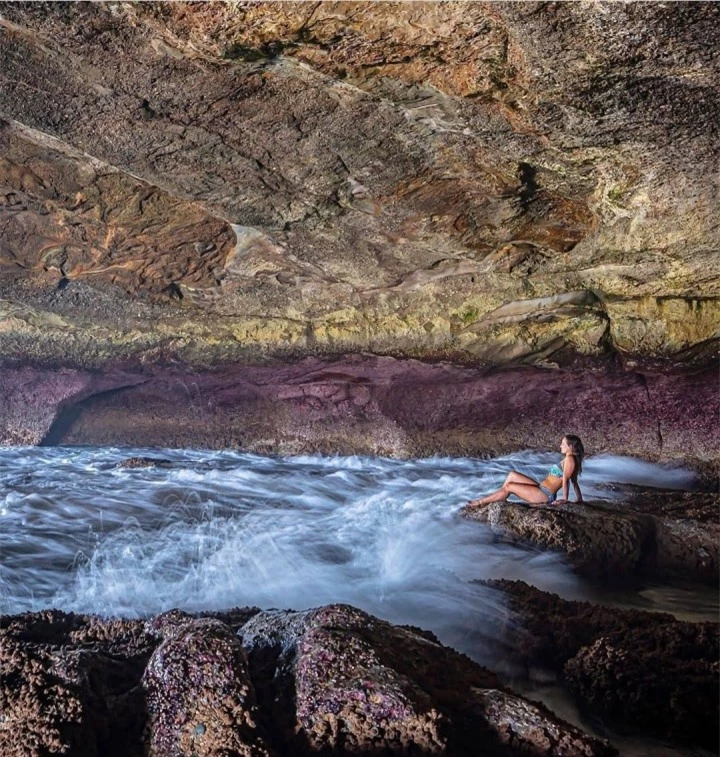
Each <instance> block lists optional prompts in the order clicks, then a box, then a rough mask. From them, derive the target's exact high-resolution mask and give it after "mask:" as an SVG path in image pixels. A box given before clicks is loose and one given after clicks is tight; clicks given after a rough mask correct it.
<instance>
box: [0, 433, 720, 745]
mask: <svg viewBox="0 0 720 757" xmlns="http://www.w3.org/2000/svg"><path fill="white" fill-rule="evenodd" d="M132 456H150V457H154V458H156V459H162V460H166V461H168V462H169V463H170V464H171V467H169V468H162V467H150V468H136V469H125V468H121V467H118V463H120V462H121V461H123V460H126V459H127V458H129V457H132ZM558 458H559V453H552V454H540V453H530V452H525V453H520V454H516V455H512V456H508V457H503V458H499V459H494V460H469V459H448V458H430V459H424V460H412V461H399V460H391V459H384V458H368V457H332V458H327V457H289V458H287V457H286V458H280V457H261V456H258V455H251V454H244V453H240V452H233V451H222V452H217V451H208V450H168V449H163V450H158V449H153V450H147V449H128V448H124V449H118V448H96V447H54V448H31V447H21V448H20V447H17V448H4V449H0V614H6V613H17V612H21V611H25V610H38V609H42V608H47V607H57V608H60V609H64V610H74V611H78V612H94V613H99V614H104V615H123V616H128V617H137V616H144V615H150V614H154V613H157V612H160V611H163V610H167V609H170V608H172V607H180V608H183V609H186V610H190V611H197V610H203V609H225V608H230V607H233V606H244V605H257V606H259V607H263V608H269V607H280V608H294V609H304V608H307V607H313V606H318V605H322V604H326V603H330V602H347V603H350V604H353V605H355V606H357V607H361V608H363V609H365V610H367V611H369V612H371V613H373V614H375V615H378V616H380V617H383V618H386V619H388V620H390V621H392V622H396V623H411V624H414V625H418V626H421V627H423V628H427V629H430V630H432V631H434V632H435V633H436V634H437V635H438V636H439V637H440V639H441V640H442V641H444V642H445V643H447V644H449V645H451V646H454V647H456V648H458V649H460V650H462V651H465V652H467V653H468V654H470V655H471V656H473V657H474V658H476V659H478V660H480V661H481V662H486V663H491V662H492V661H491V660H489V659H488V658H487V657H486V656H485V655H484V650H485V649H486V646H487V634H488V628H489V627H490V625H489V624H488V623H487V622H486V621H487V619H488V618H489V617H492V616H493V615H496V614H498V613H505V612H506V609H505V607H504V606H503V600H502V597H501V596H500V595H499V594H498V593H496V592H493V591H491V590H489V589H488V588H486V587H484V586H482V585H479V584H477V583H474V582H473V579H478V578H496V577H498V578H499V577H505V578H517V579H522V580H525V581H527V582H528V583H532V584H534V585H535V586H538V587H540V588H542V589H546V590H549V591H553V592H556V593H559V594H561V595H562V596H565V597H567V598H571V599H584V598H595V599H597V598H598V594H597V589H596V588H594V587H591V586H588V585H587V584H585V583H584V582H583V581H582V580H581V579H579V578H577V577H576V576H575V575H574V574H572V573H571V571H570V570H569V569H568V567H567V566H566V565H565V563H564V561H563V559H562V557H561V556H560V555H556V554H551V553H542V552H539V551H537V550H531V549H525V548H521V547H515V546H511V545H508V544H503V543H499V542H498V541H496V540H495V539H494V537H493V536H492V534H491V533H490V531H489V529H487V528H486V527H485V526H483V525H482V524H479V523H474V522H469V521H466V520H464V519H462V518H460V517H458V509H459V507H460V506H461V505H463V504H464V503H465V502H466V501H467V500H468V499H471V498H473V497H476V496H478V495H480V494H482V493H483V492H487V491H490V490H493V489H496V488H497V487H498V486H499V485H500V484H501V482H502V480H503V477H504V476H505V473H506V471H507V470H508V469H509V468H515V469H518V470H522V471H524V472H526V473H529V474H530V475H533V476H535V477H536V478H541V477H542V476H543V475H544V473H545V471H546V470H547V468H548V466H549V465H550V464H551V463H552V462H556V461H557V460H558ZM692 481H693V476H692V474H691V473H690V472H688V471H685V470H682V469H680V468H668V467H660V466H657V465H651V464H649V463H644V462H641V461H638V460H632V459H629V458H620V457H611V456H599V457H593V458H589V459H588V460H587V461H586V463H585V467H584V472H583V477H582V488H583V493H584V495H585V497H586V498H587V499H595V498H597V499H610V498H612V497H613V496H617V494H616V493H615V492H614V490H612V489H609V488H607V487H606V486H604V484H607V483H608V482H613V483H635V484H646V485H652V486H657V487H664V488H687V487H689V486H691V485H692ZM603 599H605V600H606V601H607V600H608V599H611V600H612V601H615V602H619V603H626V604H627V603H629V604H632V605H634V606H640V607H646V608H647V609H658V610H668V611H672V612H675V613H676V614H677V615H678V616H682V617H687V618H690V619H694V618H706V617H710V618H714V617H716V615H717V597H716V595H715V593H714V592H701V591H699V590H698V589H697V588H690V589H683V588H682V587H678V586H674V587H663V586H654V587H653V586H646V587H644V590H643V589H642V587H641V590H639V591H636V592H634V593H631V594H629V595H626V596H619V595H606V596H605V597H603ZM527 685H529V686H530V687H531V688H532V687H533V686H536V684H532V683H528V684H527ZM545 688H546V690H545V691H544V692H543V691H542V690H541V689H542V685H540V687H539V688H536V690H535V694H536V696H541V697H542V698H545V699H546V700H548V702H549V703H552V700H553V699H555V700H557V699H558V697H560V698H562V697H563V696H564V695H563V694H562V692H560V691H559V690H557V689H556V688H554V687H553V686H549V687H545ZM555 704H556V706H557V709H558V711H559V712H562V714H564V716H565V717H568V718H569V719H571V720H573V719H575V718H574V717H573V711H572V708H571V705H570V704H568V703H567V702H565V704H564V705H562V706H561V705H557V702H555ZM648 743H650V742H642V744H644V745H645V746H642V747H641V748H638V746H637V744H635V745H632V746H631V748H630V749H629V752H632V753H633V754H635V755H644V754H646V753H647V754H663V753H664V752H663V750H662V748H660V746H658V745H657V744H651V745H650V746H649V747H648V746H647V744H648ZM648 748H649V749H650V751H649V752H646V751H644V750H645V749H648ZM670 753H675V752H669V753H668V754H670ZM677 754H680V752H677ZM683 754H690V752H689V751H683Z"/></svg>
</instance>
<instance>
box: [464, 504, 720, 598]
mask: <svg viewBox="0 0 720 757" xmlns="http://www.w3.org/2000/svg"><path fill="white" fill-rule="evenodd" d="M699 500H705V504H702V503H701V502H699ZM717 501H718V497H717V496H715V495H707V494H701V493H682V492H673V493H669V495H668V497H666V498H661V501H660V502H657V503H655V504H651V503H649V502H647V501H644V502H643V503H642V504H640V503H638V504H637V505H635V504H633V503H632V502H631V503H629V504H628V505H625V504H617V503H612V504H610V503H600V502H588V503H584V504H577V503H567V504H562V505H554V506H539V507H533V506H529V505H525V504H520V503H514V502H505V503H493V504H490V505H484V506H481V507H465V508H464V509H463V510H462V514H463V515H464V516H466V517H468V518H470V519H472V520H477V521H479V522H481V523H487V524H489V525H490V527H491V528H492V529H493V530H494V531H495V532H496V533H498V534H500V535H502V536H503V537H505V538H508V539H512V540H517V541H520V542H523V543H526V544H531V545H533V546H536V547H539V548H541V549H552V550H556V551H558V552H562V553H563V554H565V555H566V556H567V559H568V562H570V564H571V565H572V566H573V567H574V568H575V569H576V570H577V571H578V573H580V574H582V575H584V576H588V577H590V578H593V579H603V580H608V581H622V580H624V579H627V578H628V577H631V576H634V575H641V574H642V575H651V576H657V577H667V576H677V577H682V578H685V579H691V580H695V581H703V582H706V583H717V581H718V579H719V577H720V576H719V575H718V564H719V559H720V519H719V518H718V515H717V509H716V505H717ZM670 502H674V504H673V505H670V504H669V503H670ZM693 508H695V509H693ZM693 514H699V518H700V520H696V519H695V518H693V517H688V516H692V515H693Z"/></svg>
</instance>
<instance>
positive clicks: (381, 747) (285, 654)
mask: <svg viewBox="0 0 720 757" xmlns="http://www.w3.org/2000/svg"><path fill="white" fill-rule="evenodd" d="M240 635H241V636H242V639H243V643H244V645H245V647H246V649H247V650H248V654H249V659H250V669H251V674H252V676H253V679H254V680H256V681H258V697H259V700H260V702H261V703H264V705H265V712H266V713H268V714H269V713H272V714H273V716H274V720H275V725H276V727H277V726H279V728H280V732H279V733H280V734H281V738H282V739H283V740H284V741H285V742H286V750H287V753H289V754H303V753H306V752H312V753H315V752H320V753H322V754H341V753H346V752H352V753H358V752H359V753H362V754H370V753H373V754H374V753H378V754H448V755H476V754H479V753H482V754H498V755H502V754H515V753H517V752H518V751H519V752H524V753H530V754H536V755H551V754H558V755H559V754H567V755H570V754H573V755H581V754H582V755H601V754H611V753H613V751H614V750H612V749H611V748H610V747H609V746H607V745H606V744H604V743H602V742H600V741H597V740H595V739H592V738H589V737H588V736H587V735H585V734H583V733H582V732H581V731H579V730H578V729H576V728H574V727H572V726H570V725H569V724H567V723H564V722H562V721H560V720H558V719H557V718H555V716H553V715H552V713H551V712H549V711H548V710H547V709H545V708H544V707H542V706H541V705H536V704H532V703H530V702H527V701H526V700H524V699H521V698H520V697H518V696H516V695H514V694H512V693H511V692H507V691H502V690H501V689H500V687H499V685H498V682H497V679H496V677H495V675H494V674H493V673H491V672H489V671H488V670H486V669H484V668H482V667H480V666H479V665H477V664H475V663H473V662H472V661H471V660H469V659H468V658H467V657H465V656H464V655H461V654H459V653H457V652H455V651H453V650H452V649H448V648H447V647H444V646H442V645H441V644H439V643H438V642H437V641H436V640H435V639H434V638H433V637H432V636H429V635H426V634H424V633H422V632H418V630H417V629H407V628H400V627H396V626H392V625H390V624H389V623H386V622H384V621H381V620H378V619H377V618H373V617H372V616H370V615H367V614H366V613H364V612H361V611H359V610H357V609H355V608H352V607H349V606H346V605H331V606H329V607H323V608H320V609H318V610H311V611H308V612H303V613H292V612H264V613H260V614H258V615H256V616H255V617H254V618H253V619H252V620H250V621H249V622H248V623H247V624H246V625H245V626H244V627H243V628H242V629H241V630H240Z"/></svg>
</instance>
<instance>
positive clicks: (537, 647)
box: [488, 580, 720, 750]
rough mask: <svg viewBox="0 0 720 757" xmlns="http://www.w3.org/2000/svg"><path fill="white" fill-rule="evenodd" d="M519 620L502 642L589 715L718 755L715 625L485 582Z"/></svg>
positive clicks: (719, 679)
mask: <svg viewBox="0 0 720 757" xmlns="http://www.w3.org/2000/svg"><path fill="white" fill-rule="evenodd" d="M488 583H489V584H490V585H492V586H495V587H496V588H498V589H501V590H502V591H504V592H505V593H506V596H507V597H508V600H509V602H510V606H511V608H512V609H513V610H514V611H515V612H516V613H517V616H515V617H511V618H509V619H508V624H507V627H506V629H505V631H506V638H507V639H508V642H509V643H510V644H511V646H512V647H513V648H514V649H516V650H518V651H519V654H520V655H521V656H522V658H523V659H524V660H525V661H526V662H528V663H534V664H540V665H543V666H545V667H549V668H555V669H557V670H561V671H562V672H563V677H564V680H565V683H566V684H567V686H568V687H569V688H570V690H571V691H572V692H573V693H574V694H575V696H576V697H577V699H578V700H579V701H580V702H581V704H582V705H583V706H584V707H585V709H586V710H587V711H588V712H592V713H594V714H596V715H599V716H600V717H602V718H606V719H607V720H609V721H611V722H614V723H616V724H619V725H620V726H622V727H625V728H631V729H636V730H638V731H641V732H645V733H653V734H655V735H657V736H659V737H661V738H666V739H671V740H675V741H684V742H688V743H694V744H698V745H700V746H703V747H705V748H706V749H710V750H717V747H718V732H719V727H720V721H719V720H718V704H719V703H718V690H719V689H718V684H719V683H720V665H719V664H718V659H717V649H718V643H719V642H720V637H719V635H718V634H719V629H718V624H717V623H710V622H704V623H687V622H683V621H678V620H675V618H674V617H673V616H672V615H668V614H664V613H651V612H643V611H640V610H622V609H618V608H615V607H603V606H602V605H594V604H590V603H589V602H571V601H568V600H564V599H561V598H560V597H558V596H557V595H555V594H550V593H548V592H544V591H540V590H539V589H536V588H535V587H533V586H528V585H527V584H525V583H523V582H522V581H508V580H500V581H490V582H488Z"/></svg>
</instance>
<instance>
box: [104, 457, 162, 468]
mask: <svg viewBox="0 0 720 757" xmlns="http://www.w3.org/2000/svg"><path fill="white" fill-rule="evenodd" d="M115 467H117V468H172V462H171V461H170V460H163V459H162V458H157V457H128V458H127V460H122V461H121V462H119V463H118V464H117V465H116V466H115Z"/></svg>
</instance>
